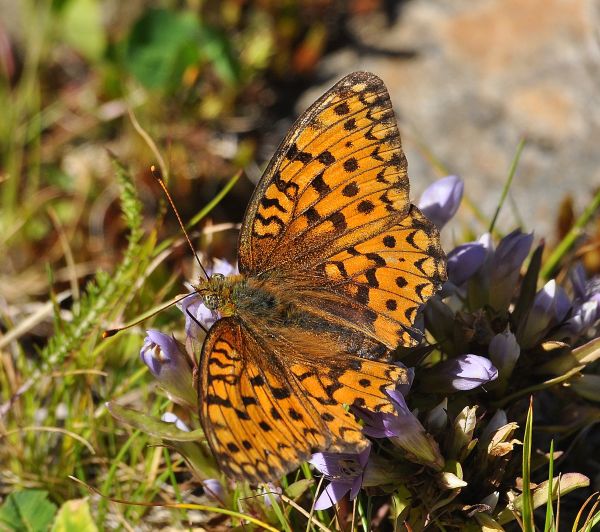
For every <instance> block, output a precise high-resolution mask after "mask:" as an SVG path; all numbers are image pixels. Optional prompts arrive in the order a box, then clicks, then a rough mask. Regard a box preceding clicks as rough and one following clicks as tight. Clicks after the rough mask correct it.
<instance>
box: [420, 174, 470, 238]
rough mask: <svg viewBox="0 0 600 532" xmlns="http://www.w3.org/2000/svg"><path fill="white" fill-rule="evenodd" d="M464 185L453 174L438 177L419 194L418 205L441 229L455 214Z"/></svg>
mask: <svg viewBox="0 0 600 532" xmlns="http://www.w3.org/2000/svg"><path fill="white" fill-rule="evenodd" d="M464 186H465V185H464V183H463V181H462V179H460V178H459V177H457V176H455V175H449V176H446V177H443V178H442V179H438V180H437V181H436V182H435V183H433V184H432V185H429V186H428V187H427V188H426V189H425V191H424V192H423V194H421V199H420V200H419V205H418V207H419V209H421V211H422V212H423V214H424V215H425V216H427V218H429V219H430V220H431V221H432V222H433V223H434V224H435V225H437V227H438V229H441V228H442V227H444V225H446V223H448V221H449V220H450V219H451V218H452V217H453V216H454V215H455V214H456V211H457V210H458V207H459V205H460V202H461V200H462V196H463V191H464Z"/></svg>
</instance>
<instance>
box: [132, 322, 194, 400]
mask: <svg viewBox="0 0 600 532" xmlns="http://www.w3.org/2000/svg"><path fill="white" fill-rule="evenodd" d="M146 333H147V336H146V338H145V340H144V345H143V346H142V349H141V351H140V358H141V359H142V361H143V362H144V364H146V365H147V366H148V368H149V369H150V372H151V373H152V375H154V377H155V378H156V380H157V381H158V383H159V384H160V386H161V387H162V388H163V389H164V390H165V391H166V392H167V394H168V395H169V398H170V399H171V400H172V401H174V402H176V403H180V404H182V405H184V406H187V407H189V408H192V409H194V410H195V409H196V407H197V402H198V399H197V394H196V391H195V390H194V386H193V381H192V379H193V377H192V362H191V360H190V357H189V356H188V354H187V353H186V351H185V349H184V348H183V347H182V346H181V345H180V344H179V343H177V341H176V340H175V339H174V338H173V337H171V336H168V335H166V334H163V333H161V332H160V331H157V330H154V329H150V330H148V331H146Z"/></svg>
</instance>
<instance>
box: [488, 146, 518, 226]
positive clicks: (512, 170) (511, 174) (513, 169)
mask: <svg viewBox="0 0 600 532" xmlns="http://www.w3.org/2000/svg"><path fill="white" fill-rule="evenodd" d="M524 147H525V139H521V140H520V141H519V145H518V146H517V151H516V153H515V156H514V157H513V160H512V163H511V164H510V169H509V171H508V177H507V179H506V183H504V188H503V189H502V196H500V202H499V203H498V207H496V212H495V213H494V217H493V218H492V222H491V223H490V228H489V232H490V233H493V232H494V226H495V225H496V220H498V215H499V214H500V209H502V206H503V205H504V202H505V201H506V196H507V195H508V191H509V190H510V186H511V185H512V181H513V177H515V173H516V171H517V166H518V165H519V160H520V159H521V153H523V148H524Z"/></svg>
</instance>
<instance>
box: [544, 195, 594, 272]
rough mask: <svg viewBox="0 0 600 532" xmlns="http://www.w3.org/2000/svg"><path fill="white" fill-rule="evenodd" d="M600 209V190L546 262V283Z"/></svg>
mask: <svg viewBox="0 0 600 532" xmlns="http://www.w3.org/2000/svg"><path fill="white" fill-rule="evenodd" d="M599 208H600V190H599V191H598V192H596V195H595V196H594V198H593V199H592V201H591V202H590V203H589V204H588V206H587V207H586V208H585V210H584V211H583V214H582V215H581V216H580V217H579V218H578V219H577V221H576V222H575V223H574V224H573V227H571V230H570V231H569V232H568V233H567V234H566V236H565V237H564V238H563V239H562V240H561V241H560V243H559V244H558V246H556V248H554V251H553V252H552V254H551V255H550V257H548V260H547V261H546V262H545V264H544V266H543V267H542V271H541V277H542V279H544V280H545V281H547V280H549V279H550V278H551V277H552V274H553V273H554V270H556V267H557V266H558V263H559V262H560V261H561V260H562V258H563V257H564V256H565V255H566V254H567V253H568V252H569V250H570V249H571V248H572V247H573V245H574V244H575V242H576V240H577V239H578V238H579V237H580V236H581V234H582V233H583V228H584V227H585V226H586V225H587V223H588V222H589V221H590V218H591V217H592V216H593V215H594V213H595V212H596V211H597V210H598V209H599Z"/></svg>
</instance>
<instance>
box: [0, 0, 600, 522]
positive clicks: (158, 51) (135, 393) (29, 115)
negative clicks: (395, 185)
mask: <svg viewBox="0 0 600 532" xmlns="http://www.w3.org/2000/svg"><path fill="white" fill-rule="evenodd" d="M412 3H413V2H394V1H389V0H352V1H348V2H340V1H336V0H305V1H301V0H283V1H269V0H187V1H184V0H182V1H146V0H134V1H131V2H119V1H117V0H112V1H111V0H106V1H100V0H54V1H49V0H40V1H34V0H22V1H19V2H13V1H11V0H0V110H1V113H2V115H1V116H0V204H1V210H0V256H1V257H2V259H1V260H0V409H1V410H0V500H1V499H2V498H4V497H6V496H7V495H8V494H9V493H11V492H13V491H15V490H18V489H22V488H30V489H42V490H45V491H47V492H48V493H49V495H48V499H47V500H46V499H45V498H44V497H45V495H43V494H42V495H41V499H40V500H39V501H37V503H36V504H39V505H41V506H39V507H40V508H41V507H43V505H44V504H45V505H50V506H47V508H48V512H49V515H51V514H52V512H53V510H51V507H53V506H52V505H55V506H61V505H62V504H63V503H65V501H68V500H70V499H78V498H80V497H84V496H87V495H88V491H87V490H86V489H85V488H82V486H80V485H78V484H76V483H75V482H73V481H72V480H70V479H69V478H68V477H67V475H75V476H76V477H77V478H79V479H81V480H83V481H85V482H87V483H89V484H91V485H93V486H95V487H96V488H98V489H99V490H100V491H101V492H102V493H104V494H107V495H110V496H112V497H117V498H123V499H127V500H135V501H153V500H154V501H158V502H160V501H166V500H169V501H172V500H181V491H182V490H190V491H189V493H188V494H187V495H186V497H185V499H186V500H191V499H192V500H193V498H194V497H196V496H197V497H200V498H201V496H202V490H200V489H197V487H196V485H195V484H194V483H193V482H192V481H191V479H190V477H189V475H188V474H186V472H185V471H186V467H185V464H183V463H182V462H181V460H180V459H179V458H177V455H174V456H171V455H170V454H169V453H168V452H166V450H165V449H163V448H160V447H149V446H148V443H149V441H150V440H149V438H148V436H147V435H143V434H140V433H139V432H136V431H133V430H129V429H127V428H125V427H123V426H118V425H116V424H115V422H114V421H113V419H112V418H111V416H110V415H109V414H108V412H107V411H106V409H105V408H104V402H105V401H106V400H109V399H112V398H115V397H121V398H125V401H126V402H128V403H130V404H133V405H135V406H137V407H138V408H143V409H145V410H146V411H147V412H150V413H159V412H162V411H164V410H165V409H166V408H167V407H168V406H167V405H168V402H167V401H166V399H165V398H164V396H162V395H161V394H158V395H157V394H155V393H154V388H153V387H152V385H151V378H149V377H148V375H147V372H146V371H145V369H143V368H142V366H141V364H140V363H139V359H138V352H139V348H140V346H141V341H142V338H143V329H142V328H141V327H138V328H135V329H132V330H131V331H129V332H128V333H126V334H123V335H120V336H119V337H116V338H114V339H110V340H106V341H101V340H100V333H101V332H102V330H104V329H105V328H108V327H110V326H112V325H114V324H119V323H123V322H124V321H127V320H128V319H132V318H134V317H135V316H136V315H138V314H140V313H141V312H143V311H145V310H147V309H149V308H152V307H153V306H154V305H155V304H158V303H159V302H161V301H164V300H165V299H167V298H168V297H170V296H172V295H173V294H175V293H177V292H178V291H181V281H182V279H185V278H190V277H192V276H193V274H194V272H193V269H192V266H193V264H192V261H191V260H189V251H188V250H187V249H186V248H185V246H183V245H182V239H181V237H180V233H179V229H178V228H177V226H176V224H175V223H174V220H173V216H171V215H170V214H168V215H165V212H166V210H165V208H164V201H163V199H162V194H161V192H160V189H159V188H158V186H157V185H156V183H155V182H154V180H153V178H152V176H151V174H150V170H149V169H150V165H152V164H156V163H157V162H159V161H157V156H156V152H154V151H153V150H152V149H151V146H150V145H149V143H148V141H147V140H146V139H145V138H144V136H143V135H141V134H140V132H139V131H138V130H136V127H135V123H136V122H137V123H139V124H140V125H141V127H142V128H143V130H145V132H146V133H147V135H149V137H150V138H151V139H152V140H153V142H154V143H156V146H157V147H158V151H159V152H160V153H161V154H162V157H163V158H164V161H165V164H164V166H165V168H166V170H167V171H166V174H167V175H168V177H169V181H170V182H169V188H170V191H171V193H172V195H173V198H174V200H175V203H176V204H177V206H178V208H179V209H180V210H181V214H182V217H183V218H184V220H190V219H192V218H193V217H194V216H195V215H197V214H198V213H199V212H200V211H201V210H202V208H203V207H204V206H205V205H207V204H208V203H209V202H210V201H211V200H212V199H213V198H214V197H215V196H216V195H217V193H218V192H219V191H221V190H222V189H223V187H225V186H226V185H227V183H228V182H229V181H230V179H231V178H232V176H233V175H234V174H235V173H236V171H237V170H238V169H243V170H244V172H245V174H244V177H243V178H242V179H240V180H239V181H237V183H236V184H235V186H234V187H233V189H232V190H231V192H230V193H229V194H228V195H227V197H226V198H225V199H224V200H223V201H221V202H220V203H219V204H218V205H217V206H216V207H215V208H214V209H213V210H212V211H211V212H210V214H209V215H208V217H204V218H203V222H204V225H203V228H204V229H203V231H202V232H199V231H195V232H194V233H193V239H194V242H195V244H196V245H197V247H198V249H200V250H202V251H203V252H204V253H207V254H209V255H213V256H217V257H225V258H228V259H235V242H236V239H237V232H236V231H235V230H234V229H235V225H234V224H236V223H239V222H240V221H241V218H242V215H243V212H244V209H245V206H246V204H247V201H248V199H249V197H250V194H251V192H252V190H253V187H254V184H255V183H256V182H257V181H258V179H259V178H260V175H261V169H262V168H263V165H264V162H265V161H266V160H268V158H269V157H270V155H271V154H272V153H273V151H274V149H275V148H276V146H277V144H278V143H279V141H280V140H281V139H282V138H283V136H284V134H285V132H286V131H287V129H288V127H289V126H290V125H291V123H292V121H293V118H294V116H295V115H296V114H297V112H296V110H297V107H296V105H297V102H298V100H299V99H300V98H301V96H302V95H303V94H304V93H305V92H306V91H307V90H308V89H309V88H310V87H312V86H314V85H322V84H323V83H324V84H325V86H329V85H331V83H332V81H333V78H336V79H337V78H339V77H341V76H342V75H344V74H345V73H347V72H349V71H351V70H356V69H360V68H361V67H362V66H363V64H364V63H362V62H361V61H359V60H358V59H357V60H351V61H350V62H348V61H346V62H344V60H341V65H342V66H341V67H340V71H339V72H336V71H335V69H333V68H332V66H331V63H328V66H326V67H325V68H324V67H323V64H324V63H323V58H325V57H335V56H336V54H339V53H340V52H344V53H346V52H347V51H348V50H352V54H354V55H353V57H355V58H360V57H361V56H362V55H365V54H366V55H369V56H370V57H392V58H393V59H394V60H395V61H399V62H400V61H410V60H411V58H412V57H413V56H414V51H413V50H412V49H411V47H410V46H400V47H396V48H393V49H391V48H386V47H383V48H382V49H376V48H375V47H373V46H372V44H370V43H369V42H366V43H365V42H364V41H363V40H362V39H361V38H360V31H358V32H357V31H356V28H357V27H360V25H361V21H363V20H368V21H370V20H372V19H373V18H374V17H375V18H378V20H381V21H382V22H381V24H382V26H381V27H384V28H385V27H388V26H389V25H391V24H393V23H395V21H397V20H398V18H399V17H401V14H402V9H403V8H404V6H405V5H406V4H412ZM414 3H418V2H414ZM384 80H386V81H387V78H384ZM318 92H319V93H320V92H322V89H321V88H319V89H318ZM310 99H312V97H311V98H310ZM392 99H393V100H394V99H395V96H394V93H392ZM404 105H406V106H410V102H405V103H404ZM401 119H402V117H401ZM492 119H493V118H492ZM486 120H488V121H489V120H490V118H489V117H488V118H487V119H486ZM407 128H408V129H410V124H409V125H408V126H407ZM401 129H402V128H401ZM403 131H404V130H403ZM413 133H414V131H413ZM411 135H412V141H411ZM421 140H423V139H420V140H419V138H418V137H417V136H416V135H414V134H412V133H409V144H411V145H412V146H419V145H420V144H419V143H420V141H421ZM423 142H424V143H425V146H423V145H420V148H418V150H419V152H420V153H421V154H424V155H423V158H424V160H426V161H427V163H428V164H429V167H430V172H431V174H430V175H431V176H433V175H441V174H443V173H445V168H444V165H442V164H441V163H440V162H439V161H438V160H437V159H436V157H435V155H434V153H433V152H434V151H435V150H431V149H430V148H431V147H430V146H429V147H428V146H427V144H428V142H432V139H428V138H427V137H426V138H425V139H424V141H423ZM542 144H543V143H542ZM513 146H514V147H516V143H515V144H513ZM512 155H513V152H511V151H507V153H506V157H507V158H508V160H510V158H511V157H512ZM114 160H118V161H119V164H116V163H114V162H113V161H114ZM411 160H412V159H411V158H410V157H409V161H411ZM501 162H502V164H503V163H504V161H501ZM502 164H499V165H498V166H499V167H500V171H501V172H504V173H505V171H506V170H507V165H504V166H502ZM417 167H418V166H417ZM468 190H469V184H468V182H467V193H468ZM562 192H565V191H564V190H562ZM588 192H589V191H588V190H586V191H585V196H586V197H588V196H587V194H588ZM574 193H575V191H571V194H574ZM128 199H129V201H130V203H131V204H130V207H131V205H133V207H131V209H130V210H129V213H130V214H129V217H128V218H127V217H125V218H124V217H123V216H122V215H121V212H122V207H121V205H120V200H121V201H123V202H127V201H128ZM496 199H497V196H496V197H495V198H494V201H496ZM555 201H556V204H555V208H554V209H553V211H552V215H551V216H548V217H547V220H546V222H547V224H548V225H549V226H550V227H551V228H553V229H552V234H551V235H549V239H550V240H552V241H557V240H559V239H560V238H561V237H562V236H564V235H565V234H566V232H567V231H568V230H569V228H570V227H571V224H572V223H573V220H574V219H575V217H576V215H577V210H578V208H579V206H578V202H577V200H573V199H572V198H571V199H569V198H566V199H565V200H564V202H563V204H562V207H560V208H559V197H555ZM126 210H127V209H126ZM475 210H476V209H475ZM131 213H133V214H131ZM480 214H481V213H480ZM488 214H491V212H489V213H488ZM475 219H477V217H475ZM207 222H208V223H207ZM220 224H225V225H220ZM513 224H514V221H513ZM211 226H212V227H213V229H212V230H211V229H207V227H209V228H210V227H211ZM482 227H483V226H477V225H475V226H473V225H471V226H466V227H464V228H461V229H460V230H458V232H460V233H461V234H463V233H464V234H465V235H472V234H474V232H476V231H479V230H481V228H482ZM196 228H197V227H196ZM508 228H509V227H507V229H508ZM554 228H556V230H555V229H554ZM157 241H161V242H164V243H163V244H162V245H161V246H157V244H156V243H157ZM595 242H597V237H594V236H592V237H591V238H590V240H589V246H588V250H587V254H586V255H585V257H584V258H586V261H587V265H588V270H589V271H590V272H594V271H598V270H599V269H600V261H599V260H598V256H597V253H596V249H597V247H596V245H595ZM170 244H173V245H170ZM97 272H108V275H102V274H100V275H99V276H98V275H97ZM88 282H90V283H91V284H89V285H88V284H87V283H88ZM86 286H87V289H88V291H89V293H88V294H87V295H86V296H82V294H83V289H84V287H86ZM176 318H177V319H178V320H179V318H178V317H177V311H174V310H173V311H166V312H164V313H162V314H160V315H159V316H157V317H156V318H155V319H154V320H155V322H156V323H158V324H159V325H164V324H166V323H171V322H173V321H174V320H175V319H176ZM180 322H181V323H180ZM177 323H179V325H178V326H179V327H182V326H183V323H182V320H179V321H178V322H177ZM150 325H151V322H148V323H146V324H145V326H150ZM51 337H53V340H52V341H49V339H50V338H51ZM141 383H147V385H145V386H141ZM169 408H170V407H169ZM172 460H175V463H172ZM178 460H179V461H178ZM44 500H45V501H46V502H45V503H43V502H41V501H44ZM92 501H93V504H92V506H93V516H94V517H93V521H94V522H96V523H98V525H99V526H100V527H103V526H110V527H118V526H123V527H125V526H127V525H126V524H125V523H136V522H138V521H139V520H141V519H142V518H143V520H144V522H146V523H147V525H146V526H148V527H150V528H151V527H152V526H158V524H165V523H170V524H177V523H178V522H179V520H182V521H181V522H185V519H187V517H189V516H188V515H187V514H186V513H184V512H183V511H180V513H177V512H174V511H166V510H162V511H161V510H157V509H153V510H150V509H148V508H144V507H133V506H123V505H119V504H115V503H109V502H107V501H106V500H103V499H101V498H100V497H98V496H97V495H93V496H92ZM82 504H83V503H82ZM73 512H75V510H73ZM81 512H82V515H85V514H86V510H85V508H84V509H83V510H81ZM195 518H196V519H197V520H198V521H197V522H202V520H207V519H213V520H215V521H211V522H210V526H216V523H218V522H219V518H218V517H217V518H215V517H214V516H203V517H202V516H200V517H199V516H198V515H196V516H195ZM82 519H85V517H82ZM49 522H50V521H49ZM90 526H91V525H90Z"/></svg>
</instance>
